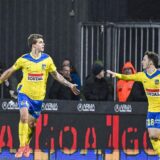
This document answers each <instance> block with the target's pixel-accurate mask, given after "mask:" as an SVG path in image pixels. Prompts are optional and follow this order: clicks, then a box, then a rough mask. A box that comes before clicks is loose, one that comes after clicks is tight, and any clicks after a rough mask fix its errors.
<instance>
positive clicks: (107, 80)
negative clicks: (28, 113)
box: [0, 58, 147, 102]
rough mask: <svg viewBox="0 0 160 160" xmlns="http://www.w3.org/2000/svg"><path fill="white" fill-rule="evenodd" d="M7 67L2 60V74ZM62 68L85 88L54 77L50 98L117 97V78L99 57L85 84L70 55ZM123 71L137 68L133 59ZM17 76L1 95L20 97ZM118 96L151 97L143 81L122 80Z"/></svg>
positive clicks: (126, 98) (128, 98)
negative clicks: (76, 89) (75, 89)
mask: <svg viewBox="0 0 160 160" xmlns="http://www.w3.org/2000/svg"><path fill="white" fill-rule="evenodd" d="M5 69H6V67H5V65H4V64H2V63H0V74H2V72H3V71H4V70H5ZM58 72H59V73H60V74H62V75H63V76H64V77H65V78H66V79H67V80H68V81H70V82H71V83H74V84H77V88H78V89H79V90H80V91H81V94H80V95H78V96H77V95H74V94H73V92H72V91H71V90H70V89H69V88H68V87H66V86H64V85H62V84H61V83H59V82H58V81H56V80H54V81H52V82H51V83H50V85H49V87H48V88H47V96H46V98H47V99H59V100H87V101H90V100H91V101H113V100H114V98H113V97H114V85H113V79H112V78H111V77H108V76H107V74H106V69H105V67H104V65H103V62H102V61H100V60H98V61H95V62H94V63H93V65H92V68H91V71H90V73H89V75H88V76H87V77H85V80H84V84H83V86H82V85H81V80H80V76H79V74H78V72H77V70H76V68H75V66H74V65H73V63H72V62H71V60H70V59H68V58H65V59H64V60H63V61H62V64H61V67H60V68H59V69H58ZM121 73H122V74H134V73H136V70H135V68H134V66H133V65H132V63H131V62H126V63H125V64H124V66H123V67H122V71H121ZM17 83H18V81H17V79H16V76H15V77H14V76H12V78H10V79H8V80H6V81H5V83H3V84H2V85H1V86H0V87H1V88H0V97H1V98H4V99H5V98H7V99H8V98H9V99H17V89H16V86H17ZM116 100H117V101H119V102H128V101H147V98H146V95H145V91H144V88H143V85H142V84H141V83H140V82H134V81H125V80H118V81H117V84H116Z"/></svg>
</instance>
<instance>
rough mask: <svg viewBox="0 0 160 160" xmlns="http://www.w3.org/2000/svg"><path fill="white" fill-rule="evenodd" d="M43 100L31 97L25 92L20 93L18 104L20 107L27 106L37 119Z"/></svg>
mask: <svg viewBox="0 0 160 160" xmlns="http://www.w3.org/2000/svg"><path fill="white" fill-rule="evenodd" d="M42 103H43V101H37V100H32V99H30V98H29V97H28V96H27V95H25V94H23V93H18V106H19V108H23V107H27V108H28V112H29V114H30V115H32V116H33V117H34V118H35V119H37V118H38V117H39V116H40V114H41V111H42Z"/></svg>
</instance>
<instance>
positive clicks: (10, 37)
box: [0, 0, 160, 67]
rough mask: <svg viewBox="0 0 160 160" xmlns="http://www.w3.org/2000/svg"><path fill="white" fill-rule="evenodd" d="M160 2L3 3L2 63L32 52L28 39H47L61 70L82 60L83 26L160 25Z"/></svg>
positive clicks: (0, 6)
mask: <svg viewBox="0 0 160 160" xmlns="http://www.w3.org/2000/svg"><path fill="white" fill-rule="evenodd" d="M159 6H160V1H159V0H0V57H1V59H0V61H2V62H3V63H4V64H5V65H6V66H7V67H9V66H10V65H11V64H13V63H14V61H15V60H16V59H17V58H18V56H20V55H21V54H23V53H26V52H28V47H27V41H26V39H27V37H28V36H29V34H31V33H40V34H43V35H44V38H45V41H46V52H47V53H49V54H50V55H51V56H52V57H53V58H54V60H55V63H56V65H57V66H58V67H60V64H61V62H62V60H63V58H65V57H68V58H71V60H72V61H73V63H74V64H75V65H76V67H79V66H78V64H79V63H77V62H78V59H79V56H80V34H79V24H80V23H81V22H88V21H89V22H119V21H121V22H122V21H158V20H159V19H160V14H159V12H160V11H159Z"/></svg>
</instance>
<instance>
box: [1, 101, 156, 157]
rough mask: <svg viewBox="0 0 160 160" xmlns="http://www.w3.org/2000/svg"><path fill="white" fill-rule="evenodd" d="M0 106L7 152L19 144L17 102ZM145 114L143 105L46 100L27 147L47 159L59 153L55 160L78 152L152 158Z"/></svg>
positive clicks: (2, 143)
mask: <svg viewBox="0 0 160 160" xmlns="http://www.w3.org/2000/svg"><path fill="white" fill-rule="evenodd" d="M0 104H1V109H0V149H2V150H4V149H8V150H9V151H10V150H13V149H15V148H18V145H19V141H18V133H17V132H18V121H19V111H18V107H17V102H14V101H10V100H1V101H0ZM146 112H147V104H146V103H125V104H122V103H115V102H88V101H87V102H86V101H83V102H82V101H50V100H47V101H45V102H44V104H43V111H42V115H41V116H40V118H39V120H38V122H37V127H36V131H35V136H34V138H33V140H32V143H31V146H32V148H33V149H34V150H35V151H36V150H40V151H41V153H46V152H47V155H48V157H52V158H50V159H54V158H53V157H56V155H57V154H60V153H59V151H62V153H63V155H62V153H61V154H60V155H61V156H62V157H63V156H64V158H58V159H56V158H55V160H63V159H65V160H67V157H66V156H68V155H70V158H71V157H72V156H73V155H74V156H75V154H76V153H82V150H85V151H87V153H88V152H89V151H90V150H94V152H92V153H96V154H95V155H96V156H97V153H98V155H99V156H100V159H103V158H102V157H105V158H106V157H107V160H110V159H112V158H113V157H117V158H116V159H115V160H119V159H122V157H123V159H124V157H129V156H131V157H133V159H135V157H136V156H139V157H141V156H142V155H143V156H142V157H143V158H144V157H150V158H155V157H156V156H154V155H155V153H154V152H153V150H152V147H151V144H150V141H149V139H148V133H147V130H146V128H145V119H146ZM95 151H96V152H95ZM108 151H109V152H108ZM14 152H15V151H14ZM9 153H10V152H9ZM33 153H34V154H31V156H32V157H36V152H33ZM2 154H3V152H2V153H1V154H0V156H2ZM60 155H59V156H60ZM81 155H82V154H79V157H80V156H81ZM83 155H84V153H83ZM61 156H60V157H61ZM76 156H77V155H76ZM109 157H110V158H109ZM118 157H119V159H118ZM72 158H73V157H72ZM44 159H45V158H44ZM47 159H49V158H47ZM73 159H75V158H73ZM78 159H85V158H84V157H83V158H78V156H77V158H76V159H75V160H78ZM92 159H94V158H92ZM97 159H98V158H97ZM37 160H39V159H37ZM124 160H125V159H124ZM144 160H145V159H144Z"/></svg>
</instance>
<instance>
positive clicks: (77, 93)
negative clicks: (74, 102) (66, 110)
mask: <svg viewBox="0 0 160 160" xmlns="http://www.w3.org/2000/svg"><path fill="white" fill-rule="evenodd" d="M70 88H71V90H72V92H73V93H74V94H75V95H79V94H80V91H79V89H77V84H72V85H71V87H70Z"/></svg>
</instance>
